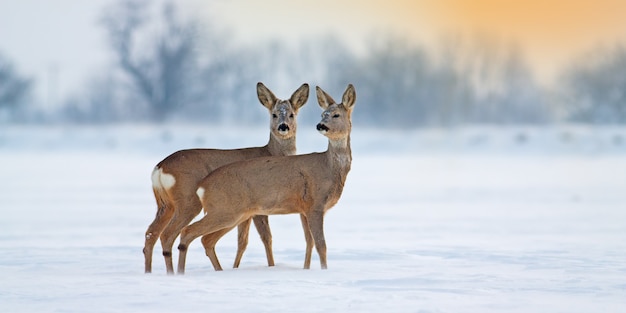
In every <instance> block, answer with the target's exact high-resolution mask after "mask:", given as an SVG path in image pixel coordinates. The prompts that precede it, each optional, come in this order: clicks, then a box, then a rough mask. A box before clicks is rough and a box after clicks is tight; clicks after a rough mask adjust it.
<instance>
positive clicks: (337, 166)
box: [327, 136, 352, 182]
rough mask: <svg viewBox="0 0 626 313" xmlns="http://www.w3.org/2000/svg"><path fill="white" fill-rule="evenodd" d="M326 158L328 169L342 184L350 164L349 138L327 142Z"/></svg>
mask: <svg viewBox="0 0 626 313" xmlns="http://www.w3.org/2000/svg"><path fill="white" fill-rule="evenodd" d="M327 151H328V152H327V153H328V158H329V160H328V161H329V163H330V168H331V169H332V171H333V172H334V173H336V174H337V175H339V176H340V178H341V181H342V182H344V181H345V180H346V177H347V176H348V172H349V171H350V165H351V164H352V150H351V149H350V136H348V137H345V138H341V139H329V140H328V150H327Z"/></svg>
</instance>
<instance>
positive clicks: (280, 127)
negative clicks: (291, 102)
mask: <svg viewBox="0 0 626 313" xmlns="http://www.w3.org/2000/svg"><path fill="white" fill-rule="evenodd" d="M278 131H280V132H286V131H289V126H287V124H285V123H283V124H280V125H278Z"/></svg>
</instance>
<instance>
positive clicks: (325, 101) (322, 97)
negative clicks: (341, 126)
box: [315, 86, 337, 110]
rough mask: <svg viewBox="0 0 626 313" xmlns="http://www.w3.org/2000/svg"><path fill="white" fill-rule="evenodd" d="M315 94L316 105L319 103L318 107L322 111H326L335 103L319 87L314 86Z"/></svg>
mask: <svg viewBox="0 0 626 313" xmlns="http://www.w3.org/2000/svg"><path fill="white" fill-rule="evenodd" d="M315 93H316V94H317V103H319V105H320V107H322V109H324V110H326V109H327V108H328V107H329V106H330V105H331V104H335V103H337V102H335V100H333V98H332V97H331V96H330V95H329V94H327V93H326V92H325V91H324V90H322V88H320V87H319V86H315Z"/></svg>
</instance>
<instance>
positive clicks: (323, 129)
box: [316, 123, 330, 134]
mask: <svg viewBox="0 0 626 313" xmlns="http://www.w3.org/2000/svg"><path fill="white" fill-rule="evenodd" d="M316 128H317V131H318V132H320V133H322V134H324V133H326V132H327V131H329V130H330V128H328V127H327V126H326V125H324V124H322V123H319V124H317V127H316Z"/></svg>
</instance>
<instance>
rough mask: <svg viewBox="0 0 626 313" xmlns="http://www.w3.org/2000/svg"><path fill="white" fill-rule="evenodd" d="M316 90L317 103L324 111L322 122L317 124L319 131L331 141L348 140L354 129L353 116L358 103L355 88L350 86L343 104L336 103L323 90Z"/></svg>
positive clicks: (345, 93) (342, 101) (344, 95)
mask: <svg viewBox="0 0 626 313" xmlns="http://www.w3.org/2000/svg"><path fill="white" fill-rule="evenodd" d="M315 89H316V93H317V102H318V103H319V105H320V107H322V109H324V112H322V120H321V121H320V122H319V124H317V130H318V131H319V132H320V133H321V134H322V135H324V136H326V137H328V139H330V140H338V139H341V138H346V137H347V136H348V135H349V134H350V130H351V129H352V122H351V121H352V119H351V115H352V109H353V108H354V102H355V101H356V93H355V91H354V86H352V84H350V85H348V88H346V91H345V92H344V93H343V97H342V99H341V103H337V102H335V100H333V98H332V97H331V96H330V95H328V94H327V93H326V92H325V91H324V90H322V88H320V87H315Z"/></svg>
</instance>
